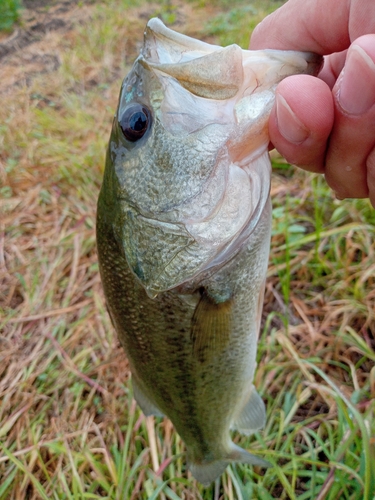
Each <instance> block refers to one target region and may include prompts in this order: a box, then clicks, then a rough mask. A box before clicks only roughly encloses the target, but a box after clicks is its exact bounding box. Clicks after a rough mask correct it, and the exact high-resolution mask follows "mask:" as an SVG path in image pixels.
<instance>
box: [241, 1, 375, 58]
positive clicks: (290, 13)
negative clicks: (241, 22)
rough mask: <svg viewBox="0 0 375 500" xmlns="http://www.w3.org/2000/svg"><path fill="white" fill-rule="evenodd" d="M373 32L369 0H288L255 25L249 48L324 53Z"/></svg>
mask: <svg viewBox="0 0 375 500" xmlns="http://www.w3.org/2000/svg"><path fill="white" fill-rule="evenodd" d="M374 32H375V2H374V1H373V0H289V1H288V2H287V3H286V4H284V5H283V6H282V7H280V8H279V9H277V10H276V11H275V12H274V13H272V14H271V15H269V16H267V17H266V18H265V19H264V20H263V21H262V22H261V23H260V24H259V25H258V26H257V27H256V28H255V30H254V32H253V34H252V37H251V40H250V47H249V48H250V49H251V50H256V49H265V48H268V49H279V50H301V51H307V52H315V53H316V54H320V55H327V54H332V53H333V52H340V51H343V50H345V49H347V48H348V47H349V45H350V44H351V42H352V41H353V40H355V39H356V38H358V37H359V36H361V35H364V34H368V33H374Z"/></svg>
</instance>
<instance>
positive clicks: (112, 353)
mask: <svg viewBox="0 0 375 500" xmlns="http://www.w3.org/2000/svg"><path fill="white" fill-rule="evenodd" d="M259 5H261V6H262V7H260V6H259ZM275 5H276V4H275V3H272V2H269V3H267V2H262V3H261V4H257V3H253V4H251V5H250V7H249V4H247V5H245V6H244V4H243V3H233V2H231V3H229V2H228V3H225V2H224V1H216V2H213V3H210V4H208V2H207V3H206V2H203V1H201V2H200V3H194V4H193V3H185V4H184V6H181V4H178V3H176V2H159V3H156V4H151V3H145V2H143V3H141V2H140V3H138V4H137V3H136V2H132V3H129V2H125V1H122V0H108V1H106V2H98V3H96V4H90V5H89V6H82V7H79V8H82V12H84V13H85V15H83V14H82V19H81V21H80V22H79V23H77V25H76V26H75V28H74V29H73V30H70V31H69V32H67V33H65V34H61V33H60V34H49V35H48V36H49V38H48V40H47V41H48V44H49V47H50V50H54V51H56V53H58V56H59V60H60V66H59V68H58V69H57V70H56V71H54V72H52V73H49V74H48V75H47V76H46V75H45V74H44V75H43V74H41V75H39V76H38V75H34V76H33V78H32V79H31V80H29V81H28V85H15V86H13V87H11V88H8V89H6V91H4V92H3V97H2V103H3V105H2V107H1V109H0V123H1V124H2V125H1V129H0V144H1V147H0V190H1V191H0V211H1V216H0V332H1V333H0V360H1V363H0V478H1V481H0V500H3V499H4V500H8V499H21V498H22V499H23V498H28V499H44V498H45V499H95V498H98V499H99V498H105V499H121V500H123V499H126V500H136V499H159V498H160V499H172V500H175V499H186V500H192V499H205V500H206V499H207V500H208V499H212V498H215V499H218V498H220V499H225V500H232V499H244V500H247V499H258V498H259V499H273V498H277V499H296V500H297V499H298V500H316V499H317V500H323V499H328V500H336V499H343V500H346V499H347V500H357V499H358V500H363V499H365V500H371V499H372V498H373V497H374V495H375V484H374V481H375V480H374V473H373V471H374V470H375V441H374V436H375V415H374V413H375V403H374V400H375V363H374V362H375V341H374V336H375V313H374V310H375V309H374V305H375V291H374V290H375V287H374V281H375V246H374V239H375V238H374V236H375V234H374V233H375V229H374V227H375V224H374V223H375V212H374V211H373V209H372V208H371V207H370V205H369V203H368V202H367V201H366V200H354V201H344V202H339V201H337V200H335V199H333V197H332V194H331V192H330V191H329V189H328V188H327V186H326V185H325V183H324V179H323V178H321V177H319V176H312V175H310V174H306V173H304V172H302V171H297V170H295V169H294V168H292V167H290V166H289V165H287V164H286V163H285V162H284V161H283V160H282V158H280V157H279V156H277V155H276V154H275V155H273V161H274V179H273V188H272V198H273V204H274V220H273V237H272V252H271V260H270V266H269V272H268V282H267V288H266V298H265V307H264V314H263V326H262V332H261V339H260V342H259V350H258V362H259V364H258V369H257V372H256V378H255V383H256V385H257V387H258V388H259V391H260V393H261V394H262V396H263V398H264V399H265V401H266V404H267V414H268V418H267V425H266V427H265V429H264V430H263V431H262V432H260V433H258V434H257V435H256V436H254V437H251V438H245V437H241V436H238V435H235V436H234V439H235V441H236V442H238V443H239V444H240V445H241V446H243V447H245V448H248V449H252V450H253V451H254V453H259V454H261V455H262V456H265V458H267V460H269V461H270V462H272V463H273V464H275V467H273V468H270V469H268V470H266V471H263V470H260V469H257V468H250V467H247V466H242V465H238V466H236V467H235V468H229V469H228V471H227V472H226V473H225V474H224V475H223V476H222V478H221V481H220V484H219V483H218V484H216V485H215V486H213V487H211V488H208V489H204V488H202V487H201V486H200V485H198V484H197V483H196V482H195V481H193V480H192V479H191V476H190V474H189V473H188V472H187V471H186V468H185V459H184V457H183V456H181V455H182V454H183V453H184V445H183V443H182V442H181V440H180V439H179V437H178V436H177V435H176V434H175V432H174V430H173V427H172V425H171V424H170V422H169V421H167V420H160V419H155V420H154V419H145V418H144V417H143V416H142V414H141V413H140V411H139V409H138V408H137V407H136V405H135V403H134V400H133V398H132V392H131V386H130V384H128V381H129V377H130V373H129V369H128V364H127V361H126V357H125V355H124V353H123V351H122V350H121V348H120V347H119V345H118V342H117V339H116V334H115V332H114V331H113V328H112V326H111V323H110V320H109V317H108V315H107V312H106V307H105V303H104V299H103V294H102V290H101V285H100V279H99V276H98V267H97V258H96V253H95V235H94V224H95V205H96V199H97V195H98V190H99V186H100V182H101V176H102V172H103V163H104V152H105V147H106V142H107V140H108V135H109V130H110V122H111V118H112V115H113V111H114V108H115V106H116V100H117V96H118V91H119V88H120V83H121V79H122V77H123V75H124V74H125V73H126V71H127V69H128V67H129V66H128V65H129V64H130V63H131V61H132V60H133V58H134V57H135V55H136V53H137V51H138V50H139V44H140V43H141V37H142V31H143V26H144V23H145V20H146V17H150V16H151V15H153V14H155V12H156V13H159V14H160V15H161V14H163V13H165V15H171V16H172V18H171V20H172V21H173V20H177V21H178V22H180V23H181V22H183V24H180V25H178V29H179V30H186V32H188V33H191V34H193V35H194V36H200V37H204V38H206V39H209V40H215V41H216V42H217V43H230V42H236V43H240V44H242V45H244V44H246V43H247V42H245V40H247V39H248V36H249V29H250V28H249V27H250V26H253V25H255V24H256V22H258V21H259V20H260V19H261V17H263V16H264V15H265V14H266V12H267V11H269V9H271V8H274V7H275ZM84 9H86V10H84ZM124 12H126V16H124ZM239 13H240V14H239ZM241 13H242V14H241ZM85 16H86V17H85ZM239 17H241V23H240V25H239V28H238V30H236V29H235V23H237V20H238V19H239ZM244 18H246V19H247V18H248V20H246V21H243V20H242V19H244ZM202 19H203V21H202ZM208 19H209V20H208ZM225 23H227V24H225ZM220 26H221V27H220Z"/></svg>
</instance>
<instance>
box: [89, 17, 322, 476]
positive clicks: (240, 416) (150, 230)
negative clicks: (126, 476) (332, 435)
mask: <svg viewBox="0 0 375 500" xmlns="http://www.w3.org/2000/svg"><path fill="white" fill-rule="evenodd" d="M320 63H321V60H320V58H319V57H317V56H315V55H313V54H306V53H299V52H280V51H271V50H270V51H266V50H265V51H253V52H252V51H247V50H242V49H241V48H240V47H238V46H237V45H231V46H229V47H225V48H222V47H219V46H215V45H210V44H207V43H204V42H201V41H198V40H194V39H192V38H189V37H187V36H185V35H182V34H178V33H176V32H174V31H172V30H170V29H168V28H166V27H165V26H164V25H163V23H162V22H161V21H160V20H158V19H151V20H150V21H149V23H148V24H147V27H146V31H145V37H144V45H143V48H142V51H141V54H140V56H139V57H138V58H137V60H136V61H135V63H134V66H133V68H132V69H131V71H130V73H129V74H128V76H127V77H126V78H125V80H124V82H123V84H122V89H121V94H120V99H119V104H118V109H117V112H116V115H115V118H114V122H113V128H112V134H111V138H110V141H109V147H108V152H107V160H106V168H105V173H104V180H103V185H102V188H101V192H100V196H99V202H98V215H97V246H98V255H99V264H100V273H101V277H102V282H103V287H104V292H105V296H106V299H107V303H108V308H109V312H110V315H111V318H112V321H113V324H114V326H115V329H116V330H117V332H118V335H119V338H120V341H121V344H122V346H123V347H124V349H125V351H126V353H127V356H128V358H129V363H130V368H131V372H132V384H133V390H134V397H135V399H136V400H137V402H138V404H139V405H140V407H141V409H142V410H143V412H144V413H145V415H159V416H161V415H165V416H167V417H168V418H169V419H170V420H171V421H172V423H173V424H174V426H175V428H176V430H177V432H178V433H179V435H180V436H181V438H182V439H183V440H184V442H185V444H186V448H187V461H188V467H189V469H190V471H191V472H192V474H193V476H194V477H195V478H196V479H197V480H198V481H200V482H201V483H203V484H205V485H207V484H209V483H211V482H212V481H213V480H215V479H216V478H217V477H218V476H219V475H220V474H221V473H222V472H223V471H224V470H225V468H226V467H227V465H228V464H229V463H232V462H237V461H240V462H244V463H248V464H256V465H261V466H267V465H268V463H267V462H265V461H264V460H263V459H261V458H259V457H257V456H254V455H252V454H250V453H248V452H247V451H245V450H243V449H242V448H240V447H238V446H236V445H235V444H234V443H233V442H232V440H231V438H230V435H229V431H230V429H236V430H238V431H239V432H241V433H245V434H251V433H253V432H255V431H257V430H258V429H260V428H262V427H263V425H264V423H265V416H266V414H265V407H264V403H263V401H262V399H261V397H260V396H259V395H258V393H257V391H256V389H255V387H254V385H253V384H252V380H253V376H254V370H255V366H256V350H257V339H258V331H259V326H260V319H261V311H262V302H263V291H264V283H265V275H266V270H267V264H268V253H269V246H270V228H271V204H270V198H269V192H270V177H271V165H270V160H269V156H268V142H269V137H268V118H269V114H270V111H271V108H272V105H273V102H274V93H275V87H276V85H277V83H278V82H280V81H281V80H282V79H283V78H284V77H286V76H288V75H291V74H295V73H310V74H315V73H316V72H317V71H318V69H319V67H320Z"/></svg>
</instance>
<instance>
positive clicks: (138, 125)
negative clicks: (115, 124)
mask: <svg viewBox="0 0 375 500" xmlns="http://www.w3.org/2000/svg"><path fill="white" fill-rule="evenodd" d="M150 124H151V113H150V111H149V110H148V109H147V108H146V107H145V106H142V105H141V104H131V105H130V106H129V107H127V108H126V109H125V111H124V112H123V114H122V116H121V118H120V119H119V125H120V127H121V130H122V133H123V134H124V136H125V138H126V139H127V140H128V141H130V142H136V141H138V140H139V139H140V138H141V137H143V136H144V135H145V133H146V132H147V130H148V129H149V126H150Z"/></svg>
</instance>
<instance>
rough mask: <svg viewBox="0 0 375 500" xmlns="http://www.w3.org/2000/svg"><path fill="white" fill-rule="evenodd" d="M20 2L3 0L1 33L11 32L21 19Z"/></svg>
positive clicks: (18, 0) (0, 18)
mask: <svg viewBox="0 0 375 500" xmlns="http://www.w3.org/2000/svg"><path fill="white" fill-rule="evenodd" d="M20 9H21V2H20V0H1V3H0V31H11V30H12V28H13V26H14V24H15V23H17V21H19V19H20Z"/></svg>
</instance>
